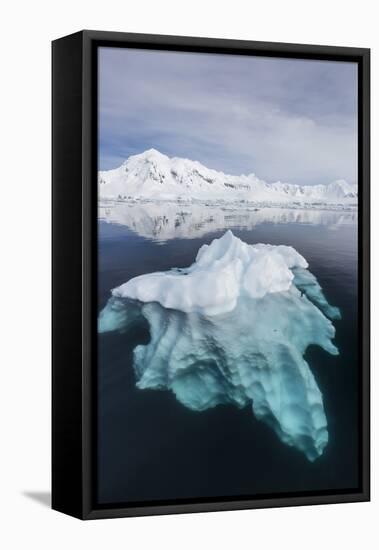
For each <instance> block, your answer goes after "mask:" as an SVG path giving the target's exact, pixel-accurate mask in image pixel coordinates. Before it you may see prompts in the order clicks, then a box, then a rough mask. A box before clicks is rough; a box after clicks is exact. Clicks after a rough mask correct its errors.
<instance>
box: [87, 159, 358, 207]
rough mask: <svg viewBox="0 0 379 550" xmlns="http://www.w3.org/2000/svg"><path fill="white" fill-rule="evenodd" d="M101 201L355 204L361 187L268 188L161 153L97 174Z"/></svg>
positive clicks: (339, 184)
mask: <svg viewBox="0 0 379 550" xmlns="http://www.w3.org/2000/svg"><path fill="white" fill-rule="evenodd" d="M98 188H99V197H100V199H124V200H130V199H148V200H170V201H172V200H173V201H178V200H192V199H194V200H200V201H201V200H204V201H220V200H222V201H226V202H234V201H246V202H251V203H270V202H271V203H285V204H289V203H291V202H292V203H301V204H340V203H341V204H356V203H357V199H358V193H357V186H356V185H353V184H349V183H347V182H346V181H345V180H336V181H333V182H331V183H329V184H318V185H303V186H302V185H298V184H291V183H282V182H280V181H278V182H274V183H267V182H265V181H264V180H262V179H260V178H258V177H257V176H256V175H255V174H254V173H250V174H247V175H245V174H242V175H240V176H236V175H229V174H224V173H223V172H219V171H217V170H214V169H211V168H207V167H206V166H204V165H202V164H201V163H200V162H198V161H193V160H189V159H183V158H179V157H172V158H170V157H168V156H166V155H164V154H162V153H160V152H159V151H157V150H156V149H148V150H147V151H144V152H143V153H140V154H137V155H132V156H130V157H129V158H128V159H126V160H125V161H124V162H123V163H122V164H121V166H119V167H118V168H115V169H112V170H105V171H104V170H103V171H99V173H98Z"/></svg>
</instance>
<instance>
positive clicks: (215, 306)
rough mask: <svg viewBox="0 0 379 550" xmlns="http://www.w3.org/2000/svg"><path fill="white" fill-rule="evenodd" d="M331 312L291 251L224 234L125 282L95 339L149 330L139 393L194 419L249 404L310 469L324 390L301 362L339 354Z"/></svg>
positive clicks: (317, 451) (140, 358)
mask: <svg viewBox="0 0 379 550" xmlns="http://www.w3.org/2000/svg"><path fill="white" fill-rule="evenodd" d="M338 318H340V312H339V310H338V308H335V307H332V306H330V305H329V304H328V302H327V300H326V297H325V296H324V294H323V292H322V289H321V287H320V285H319V284H318V282H317V279H316V278H315V277H314V275H312V274H311V273H310V272H309V271H308V264H307V262H306V260H305V259H304V258H303V257H302V256H301V255H300V254H299V253H298V252H297V251H296V250H295V249H294V248H292V247H288V246H272V245H263V244H257V245H248V244H246V243H244V242H243V241H241V240H240V239H238V238H236V237H235V236H234V235H233V233H232V232H231V231H227V232H226V233H225V234H224V236H223V237H221V238H220V239H214V240H213V241H212V243H211V244H209V245H203V246H202V247H201V248H200V249H199V251H198V254H197V256H196V259H195V262H194V263H193V264H192V265H191V266H190V267H188V268H182V269H172V270H170V271H168V272H165V273H151V274H146V275H142V276H140V277H136V278H134V279H131V280H130V281H128V282H127V283H125V284H123V285H121V286H120V287H118V288H116V289H114V290H113V291H112V296H111V298H110V299H109V301H108V303H107V304H106V306H105V308H104V309H103V310H102V312H101V314H100V316H99V324H98V330H99V332H100V333H104V332H108V331H113V330H118V331H120V332H126V333H127V331H128V330H129V328H130V327H131V326H135V325H136V324H138V323H144V324H146V322H147V323H148V326H149V331H150V341H149V342H148V343H147V344H146V345H137V346H136V347H135V349H134V370H135V375H136V379H137V387H138V388H140V389H155V390H158V389H159V390H170V391H172V392H173V393H174V394H175V396H176V399H177V400H178V401H179V402H180V403H182V404H183V405H185V406H186V407H188V408H189V409H191V410H193V411H198V412H199V411H203V410H206V409H208V408H211V407H215V406H218V405H234V406H237V407H239V408H241V407H246V406H250V407H251V408H252V411H253V413H254V415H255V416H256V418H258V419H259V420H262V421H263V422H265V423H266V424H267V425H268V426H270V427H271V428H272V429H273V430H274V432H275V433H276V434H277V436H278V437H279V439H280V440H281V441H282V442H283V443H285V444H287V445H290V446H293V447H295V448H296V449H298V450H299V451H301V452H302V453H304V455H305V456H306V457H307V458H308V459H309V460H310V461H313V460H315V459H316V458H318V457H319V456H321V455H322V453H323V451H324V449H325V447H326V445H327V442H328V428H327V419H326V415H325V411H324V406H323V398H322V394H321V391H320V389H319V387H318V385H317V381H316V379H315V377H314V375H313V373H312V371H311V369H310V366H309V364H308V363H307V361H306V360H305V358H304V355H305V352H306V350H307V348H308V347H309V346H310V345H312V344H313V345H318V346H320V347H321V348H323V349H324V350H325V351H326V352H328V353H330V354H333V355H337V354H338V349H337V348H336V346H335V345H334V344H333V342H332V339H333V338H334V335H335V328H334V326H333V323H332V320H335V319H338Z"/></svg>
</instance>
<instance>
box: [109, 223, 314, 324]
mask: <svg viewBox="0 0 379 550" xmlns="http://www.w3.org/2000/svg"><path fill="white" fill-rule="evenodd" d="M307 266H308V264H307V262H306V261H305V259H304V258H303V257H302V256H301V255H300V254H299V253H298V252H296V250H295V249H294V248H292V247H289V246H271V245H264V244H257V245H254V246H251V245H248V244H246V243H244V242H243V241H241V240H240V239H237V238H236V237H234V235H233V233H232V232H231V231H230V230H228V231H227V232H226V233H225V234H224V235H223V237H221V238H220V239H215V240H214V241H213V242H212V243H211V244H210V245H207V244H205V245H203V246H202V247H201V248H200V250H199V251H198V253H197V256H196V260H195V262H194V263H193V264H192V265H191V266H190V267H188V268H184V269H173V270H171V271H168V272H165V273H160V272H158V273H149V274H147V275H141V276H139V277H135V278H134V279H131V280H130V281H128V282H127V283H125V284H123V285H121V286H120V287H118V288H115V289H114V290H113V291H112V294H113V296H118V297H121V298H132V299H134V300H139V301H141V302H159V303H160V304H161V305H162V306H164V307H166V308H171V309H179V310H181V311H184V312H186V313H190V312H194V311H197V312H199V313H203V314H205V315H218V314H220V313H227V312H228V311H232V310H233V309H234V308H235V306H236V304H237V300H238V298H239V296H247V297H250V298H263V297H264V296H265V295H266V294H267V293H271V292H283V291H285V290H289V288H290V286H291V284H292V279H293V277H294V275H293V272H292V270H291V269H293V268H295V267H303V268H305V267H307Z"/></svg>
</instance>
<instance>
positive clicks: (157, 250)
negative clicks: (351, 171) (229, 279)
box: [98, 205, 359, 504]
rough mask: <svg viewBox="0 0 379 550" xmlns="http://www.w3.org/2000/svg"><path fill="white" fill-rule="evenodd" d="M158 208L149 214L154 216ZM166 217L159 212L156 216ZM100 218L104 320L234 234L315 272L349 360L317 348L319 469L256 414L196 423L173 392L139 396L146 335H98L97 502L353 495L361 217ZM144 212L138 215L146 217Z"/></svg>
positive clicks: (214, 416)
mask: <svg viewBox="0 0 379 550" xmlns="http://www.w3.org/2000/svg"><path fill="white" fill-rule="evenodd" d="M149 208H150V210H149ZM154 208H155V207H154ZM154 208H153V207H150V206H148V207H146V208H145V209H143V208H142V210H141V208H140V207H138V209H137V208H134V209H133V207H129V206H128V207H126V206H125V205H113V207H110V206H109V205H108V206H107V208H104V209H102V210H101V209H100V219H99V289H98V302H99V303H98V307H99V311H100V310H101V309H102V308H103V307H104V306H105V304H106V302H107V300H108V298H109V297H110V290H111V289H112V288H114V287H116V286H118V285H120V284H121V283H124V282H126V281H127V280H129V279H130V278H132V277H135V276H137V275H141V274H144V273H148V272H153V271H164V270H168V269H170V268H172V267H185V266H188V265H190V264H191V263H192V262H193V261H194V259H195V256H196V253H197V251H198V249H199V248H200V246H201V245H202V244H204V243H210V242H211V241H212V239H214V238H218V237H220V236H222V235H223V233H224V232H225V230H226V229H232V231H233V233H234V234H235V235H236V236H237V237H239V238H241V239H242V240H243V241H245V242H246V243H249V244H254V243H259V242H262V243H270V244H274V245H276V244H286V245H291V246H293V247H295V248H296V249H297V250H298V251H299V252H300V254H302V255H303V256H304V257H305V258H306V259H307V261H308V263H309V270H310V271H311V272H312V273H313V274H314V275H315V276H316V277H317V279H318V282H319V283H320V285H321V286H322V288H323V290H324V293H325V295H326V298H327V300H328V302H329V303H330V304H332V305H335V306H338V307H339V308H340V309H341V313H342V319H341V320H340V321H334V325H335V327H336V338H335V344H336V345H337V347H338V349H339V351H340V355H339V356H331V355H329V354H328V353H327V352H325V351H323V350H322V349H320V348H318V347H315V346H312V347H311V348H309V349H308V350H307V353H306V357H305V358H306V360H307V362H308V363H309V365H310V368H311V370H312V372H313V374H314V376H315V378H316V381H317V383H318V386H319V388H320V390H321V392H322V394H323V398H324V407H325V412H326V416H327V420H328V430H329V443H328V445H327V447H326V449H325V451H324V453H323V455H322V456H321V457H320V458H318V459H317V460H316V461H315V462H310V461H309V460H307V458H306V457H305V456H304V455H303V454H302V453H301V452H299V451H298V450H296V449H294V448H291V447H288V446H287V445H285V444H283V443H282V442H281V441H280V440H279V438H278V437H277V435H276V434H275V433H274V431H273V430H272V429H271V428H270V427H269V426H267V425H266V424H265V423H263V422H261V421H258V420H256V419H255V417H254V416H253V415H252V412H251V407H246V408H244V409H237V408H236V407H235V406H232V405H230V406H229V405H228V406H227V405H223V406H218V407H215V408H214V409H209V410H206V411H203V412H194V411H191V410H189V409H187V408H186V407H184V406H183V405H182V404H180V403H179V402H177V401H176V399H175V396H174V395H173V394H172V393H170V392H169V391H154V390H139V389H137V388H136V387H135V376H134V371H133V366H132V353H133V349H134V347H135V346H136V345H138V344H144V343H147V342H148V340H149V332H148V327H146V329H141V328H139V329H138V330H135V331H131V332H128V334H127V335H126V334H120V333H117V332H111V333H105V334H101V335H99V342H98V356H99V361H98V496H99V501H100V502H101V503H103V504H105V503H116V502H133V501H146V500H166V499H178V498H183V499H191V498H212V497H214V498H216V497H223V496H227V497H233V496H234V497H237V496H243V495H245V496H248V495H260V494H268V493H286V492H298V491H300V492H301V491H312V492H314V491H325V490H334V491H335V490H338V489H354V488H356V487H357V485H358V482H359V479H358V430H357V427H358V384H359V365H358V360H357V217H356V213H354V212H309V211H308V212H306V211H296V210H295V211H293V210H292V211H287V210H281V209H273V210H272V212H270V209H264V211H262V210H259V211H242V212H241V211H239V212H235V211H228V210H225V209H223V210H222V211H220V209H213V211H211V209H204V208H202V209H201V211H199V209H198V211H194V212H191V210H190V209H188V208H186V209H182V208H181V209H180V211H179V210H178V208H177V207H176V209H175V210H174V211H173V210H172V209H169V208H168V209H167V212H165V213H164V214H162V212H159V213H158V212H157V211H156V210H154ZM137 210H138V211H137Z"/></svg>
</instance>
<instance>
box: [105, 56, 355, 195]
mask: <svg viewBox="0 0 379 550" xmlns="http://www.w3.org/2000/svg"><path fill="white" fill-rule="evenodd" d="M99 59H100V61H99V113H100V116H99V129H100V140H99V141H100V146H99V159H100V167H101V168H103V169H107V168H111V167H115V166H117V165H119V164H120V163H121V162H122V160H124V159H125V158H126V157H128V156H129V155H130V154H135V153H139V152H142V151H143V150H145V149H148V148H150V147H155V148H156V149H159V150H160V151H162V152H163V153H166V154H168V155H170V156H183V157H187V158H191V159H195V160H199V161H200V162H202V163H203V164H205V165H206V166H209V167H210V168H215V169H217V170H223V171H224V172H228V173H233V174H241V173H250V172H255V173H256V174H257V175H258V176H259V177H261V178H263V179H265V180H267V181H277V180H281V181H289V182H294V183H303V184H316V183H327V182H329V181H332V180H333V179H337V178H344V179H346V180H348V181H350V182H356V180H357V67H356V65H355V64H353V63H342V62H331V61H309V60H307V61H306V60H290V59H278V58H264V57H250V56H226V55H209V54H193V53H183V52H181V53H179V52H158V51H146V50H131V49H121V48H101V49H100V54H99Z"/></svg>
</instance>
